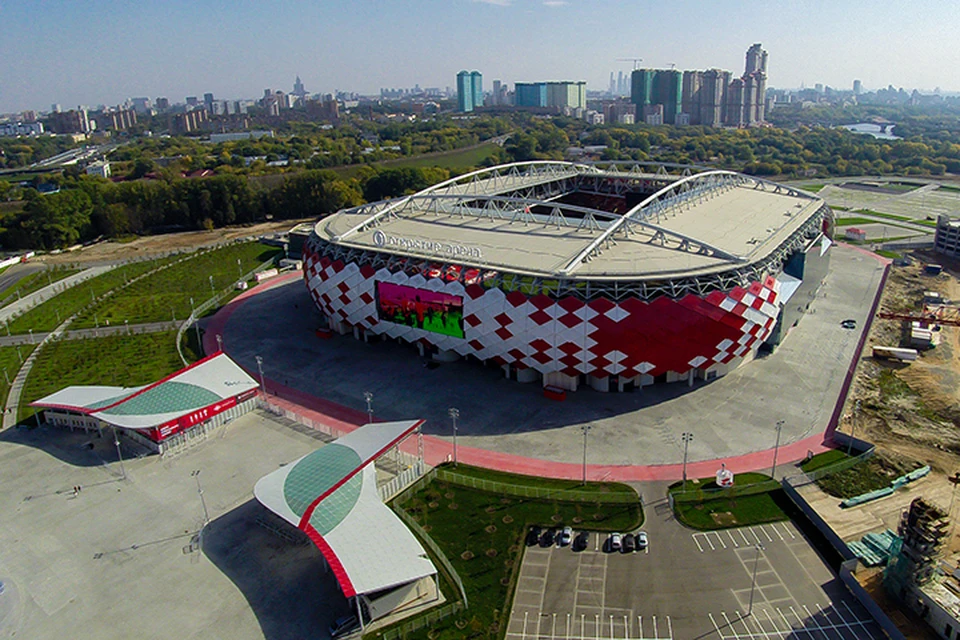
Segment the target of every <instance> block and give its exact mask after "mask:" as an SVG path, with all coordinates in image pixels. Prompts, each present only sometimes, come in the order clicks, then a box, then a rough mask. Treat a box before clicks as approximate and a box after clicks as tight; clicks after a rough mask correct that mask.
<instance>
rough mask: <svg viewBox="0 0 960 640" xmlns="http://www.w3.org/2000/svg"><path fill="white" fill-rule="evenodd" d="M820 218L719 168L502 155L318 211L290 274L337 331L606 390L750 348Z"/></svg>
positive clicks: (817, 211) (816, 244)
mask: <svg viewBox="0 0 960 640" xmlns="http://www.w3.org/2000/svg"><path fill="white" fill-rule="evenodd" d="M698 176H701V177H702V178H701V179H699V180H698V179H697V177H698ZM678 183H679V184H678ZM761 196H762V197H761ZM631 200H633V201H634V202H636V204H634V205H633V206H632V207H631V206H629V204H630V202H631ZM738 204H739V205H741V206H742V208H743V209H744V212H743V216H742V218H745V219H746V222H744V221H743V220H741V216H738V215H737V211H736V207H737V206H738ZM587 205H591V206H587ZM698 216H699V218H698ZM831 220H832V217H831V215H830V212H829V209H828V208H827V207H826V206H825V205H824V204H823V202H822V201H821V200H819V199H817V198H816V197H815V196H812V195H811V194H806V193H803V192H798V191H796V190H793V189H788V188H785V187H782V186H781V185H774V184H772V183H767V182H763V181H758V180H756V179H754V178H751V177H747V176H741V175H740V174H732V173H729V172H707V173H701V174H695V175H693V176H677V175H671V174H669V173H667V172H664V171H663V170H660V171H659V172H657V173H654V172H653V171H651V170H650V169H649V168H648V167H631V168H629V169H628V170H624V169H623V168H622V167H616V168H614V167H607V168H597V167H584V166H582V165H570V164H567V163H528V164H524V165H508V166H506V167H499V168H495V169H493V170H485V171H483V172H477V173H476V174H473V175H472V176H466V177H463V178H459V179H455V180H452V181H450V182H449V183H444V184H442V185H438V186H437V187H434V188H432V189H430V190H427V191H425V192H421V193H420V194H416V195H414V196H410V197H408V198H401V199H398V200H397V201H396V202H393V203H374V204H373V205H365V206H364V207H360V208H357V209H353V210H346V211H342V212H339V213H338V214H335V215H334V216H331V217H329V218H326V219H324V220H322V221H321V222H320V223H318V224H317V227H316V229H315V230H314V233H313V234H312V235H311V237H310V239H309V240H308V242H307V243H306V245H305V247H304V251H303V264H304V279H305V282H306V285H307V287H308V289H309V291H310V294H311V296H312V297H313V299H314V301H315V303H316V304H317V306H318V308H319V309H320V311H321V312H322V313H323V314H324V315H325V316H326V318H327V319H328V321H329V324H330V326H331V327H332V328H334V329H336V330H338V331H339V332H341V333H346V332H348V331H352V332H354V333H355V334H356V333H360V332H369V333H372V334H376V335H379V336H388V337H391V338H395V339H399V340H403V341H406V342H410V343H418V344H420V345H422V347H423V349H424V351H425V352H427V353H436V354H438V355H441V354H442V357H444V358H446V359H449V358H450V357H451V356H452V354H458V355H460V356H467V355H471V356H474V357H476V358H479V359H480V360H484V361H487V360H492V361H495V362H497V363H499V364H501V365H507V366H506V367H505V370H509V371H512V372H514V375H515V377H518V378H520V379H527V380H531V379H536V378H537V377H539V378H541V379H542V381H543V383H544V384H549V385H555V386H559V387H562V388H566V389H575V388H576V387H577V383H578V381H581V382H582V381H587V382H589V383H590V384H591V386H593V387H595V388H601V389H603V390H608V389H609V390H614V389H616V388H618V385H617V384H616V383H619V388H623V385H624V383H627V384H633V385H636V386H639V385H643V384H649V383H652V382H654V381H656V380H678V379H690V380H692V379H694V378H704V379H709V378H711V377H714V376H716V375H723V374H724V373H726V372H728V371H729V370H730V369H731V368H733V367H736V366H737V365H738V364H740V363H742V362H743V361H745V360H747V359H750V358H752V357H753V355H754V354H755V353H756V351H757V349H758V348H759V347H760V345H761V344H762V343H764V342H765V341H768V340H770V339H771V337H772V336H773V335H774V332H775V329H776V328H777V325H778V321H779V322H781V323H783V320H782V319H781V316H782V313H781V311H782V309H783V305H784V302H785V300H786V299H787V298H789V297H790V296H792V295H796V294H797V292H798V290H800V289H804V290H806V289H809V288H811V287H815V286H816V285H818V284H819V282H807V283H804V279H803V277H802V276H803V267H804V262H807V263H813V262H814V261H820V260H825V258H824V256H825V254H826V252H827V248H828V246H829V240H828V239H827V238H826V237H825V236H824V234H823V232H824V230H826V229H827V228H828V226H829V224H830V222H831ZM757 224H759V225H763V226H762V227H757V226H755V225H757ZM773 225H777V226H776V227H774V226H773ZM697 230H701V233H703V232H704V231H706V232H710V233H711V234H712V237H709V238H704V237H702V235H701V236H700V237H698V236H696V235H694V234H693V233H691V231H697ZM757 249H762V250H760V251H757ZM798 264H799V267H798V266H797V265H798ZM798 269H799V275H790V273H789V272H790V271H793V272H794V273H797V272H798ZM808 271H809V272H811V273H814V274H816V273H819V271H818V270H817V269H812V270H811V269H808ZM791 306H793V305H791ZM777 334H779V331H778V332H777ZM533 372H536V374H539V376H536V375H535V374H533Z"/></svg>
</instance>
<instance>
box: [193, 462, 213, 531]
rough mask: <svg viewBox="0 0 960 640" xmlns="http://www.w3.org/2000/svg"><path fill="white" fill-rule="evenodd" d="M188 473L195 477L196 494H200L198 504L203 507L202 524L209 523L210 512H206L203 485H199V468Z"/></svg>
mask: <svg viewBox="0 0 960 640" xmlns="http://www.w3.org/2000/svg"><path fill="white" fill-rule="evenodd" d="M190 475H191V476H193V477H194V478H196V479H197V495H199V496H200V506H202V507H203V526H204V527H205V526H207V525H208V524H210V514H209V513H208V512H207V501H206V500H204V499H203V487H201V486H200V469H194V470H193V471H191V472H190Z"/></svg>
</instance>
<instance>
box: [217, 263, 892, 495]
mask: <svg viewBox="0 0 960 640" xmlns="http://www.w3.org/2000/svg"><path fill="white" fill-rule="evenodd" d="M833 251H834V254H833V258H832V260H833V266H832V269H831V272H830V274H829V275H828V277H827V279H826V284H825V287H824V289H823V291H822V294H821V296H820V297H818V298H817V299H816V300H813V301H812V304H811V309H812V312H811V313H809V314H807V315H806V316H805V318H804V319H803V320H802V321H801V322H800V324H799V325H798V326H797V327H795V328H793V329H792V330H791V332H790V335H789V337H788V338H787V339H786V340H785V341H784V343H783V344H782V345H781V346H780V347H779V348H778V349H777V350H776V351H775V352H774V353H773V354H771V355H768V356H766V357H763V358H761V359H758V360H757V361H755V362H752V363H749V364H747V365H745V366H743V367H741V368H740V369H738V370H736V371H734V372H732V373H731V374H729V375H727V376H725V377H723V378H721V379H719V380H716V381H713V382H710V383H703V382H700V383H698V384H696V385H695V388H694V389H693V390H690V389H688V388H687V386H686V384H685V383H683V384H673V385H655V386H654V387H647V388H645V389H643V390H642V391H638V392H635V393H626V394H612V393H611V394H601V393H598V392H594V391H592V390H589V389H583V390H581V391H578V392H577V393H574V394H569V395H568V399H567V400H566V401H565V402H562V403H556V402H553V401H550V400H547V399H545V398H544V397H543V396H542V394H541V393H540V392H539V389H538V388H537V387H536V386H528V385H522V384H519V383H516V382H511V381H508V380H504V379H503V378H501V377H500V374H499V371H498V370H496V369H492V368H485V367H483V366H481V365H479V364H477V363H476V362H456V363H450V364H444V365H441V366H440V367H438V368H436V369H427V368H424V367H423V366H422V363H421V361H420V359H419V358H418V357H417V356H416V351H415V349H413V348H412V347H410V346H409V345H404V344H397V343H394V342H390V341H383V342H379V343H377V344H365V343H362V342H359V341H356V340H354V339H353V338H352V337H347V336H335V337H333V338H331V339H328V340H323V339H319V338H317V337H315V336H314V334H313V330H314V329H315V327H316V326H318V323H319V314H318V312H317V311H316V310H315V308H314V306H313V304H312V301H311V300H310V298H309V296H308V294H307V293H306V291H305V288H304V287H303V285H302V283H301V282H299V278H298V277H297V276H291V277H288V278H283V279H278V280H277V281H274V282H273V283H269V284H267V285H265V286H261V287H258V288H255V289H254V290H252V291H250V292H248V293H247V294H244V295H243V296H241V297H240V298H238V299H236V300H235V301H234V302H232V303H231V304H230V305H228V306H227V307H226V308H225V309H223V310H221V311H220V312H219V313H218V314H217V315H216V316H214V317H213V318H212V319H211V320H210V321H209V322H208V327H207V334H206V336H205V338H204V340H205V348H206V349H207V351H208V352H210V351H211V350H212V349H215V348H216V342H215V335H216V334H218V333H219V334H221V335H222V336H223V339H224V348H225V349H226V351H227V352H228V353H230V355H231V356H232V357H233V358H234V359H236V360H237V361H238V362H239V363H240V364H241V365H242V366H244V367H246V368H247V370H248V371H251V372H252V373H254V375H256V374H257V364H256V360H255V356H258V355H259V356H261V357H262V358H263V367H264V374H265V377H266V378H267V379H268V380H267V387H268V389H269V390H270V391H271V392H278V393H280V395H282V396H284V397H287V398H289V399H290V400H291V401H292V402H294V403H296V404H299V405H301V406H303V407H305V408H306V409H307V410H310V411H312V412H314V413H315V414H316V416H317V417H318V418H319V417H320V416H322V415H323V414H326V415H327V416H329V419H332V420H335V421H339V422H341V423H344V424H346V425H349V424H350V423H351V422H352V423H354V424H362V423H363V422H365V421H366V416H365V413H364V408H365V403H364V400H363V392H364V391H370V392H372V393H373V394H374V399H373V408H374V413H375V415H376V418H377V419H381V420H391V419H401V418H411V417H415V418H425V419H427V421H428V422H427V424H426V426H425V431H426V433H427V434H429V435H430V436H433V437H428V438H425V447H426V453H427V457H428V461H430V460H433V461H438V460H440V459H444V458H446V457H448V456H449V455H450V454H451V452H452V447H451V442H450V439H449V437H448V436H449V434H450V426H449V418H448V417H447V409H448V407H451V406H456V407H458V408H459V409H460V412H461V414H460V415H461V418H460V421H459V422H458V427H459V442H458V444H459V455H460V459H461V460H462V461H464V462H473V463H477V464H482V465H484V466H494V467H496V468H502V469H504V470H523V471H524V472H527V473H544V474H547V475H551V476H558V477H579V476H580V473H582V455H583V435H582V432H581V430H580V428H579V427H580V425H583V424H591V425H592V426H593V427H594V428H593V430H592V431H591V432H590V434H589V437H588V442H587V445H588V446H587V458H588V476H589V477H591V478H594V479H605V478H609V479H614V478H615V479H623V480H650V479H656V478H664V479H668V478H679V477H680V475H681V464H680V463H681V461H682V458H683V447H682V444H681V441H680V434H681V433H682V432H684V431H690V432H693V433H694V439H693V442H692V443H691V444H690V447H689V460H690V461H691V463H692V464H691V465H689V468H688V473H689V474H691V475H711V474H712V473H713V472H714V471H716V469H717V468H718V467H719V464H720V463H721V462H726V463H727V464H728V466H730V467H731V468H733V469H734V470H735V471H746V470H748V469H756V468H763V467H766V466H768V465H769V464H771V462H772V457H773V456H772V454H773V451H772V450H771V449H772V447H773V445H774V440H775V432H774V423H775V422H776V420H777V419H783V420H785V425H784V428H783V433H782V436H783V437H782V439H781V444H782V445H783V446H781V448H780V461H781V462H787V461H790V460H796V459H799V458H802V457H803V456H804V455H805V454H806V453H807V451H808V450H810V451H813V452H817V451H819V450H821V449H822V445H821V443H822V441H823V433H824V431H825V430H826V429H828V428H829V427H830V425H831V424H832V423H833V421H834V420H835V418H836V414H837V407H838V403H839V402H842V400H843V394H844V393H845V381H846V380H847V378H848V376H849V374H850V372H851V371H852V367H854V366H855V363H856V359H857V357H858V354H859V347H860V340H861V336H862V332H863V331H864V330H865V326H866V321H867V318H868V316H869V314H870V309H871V305H872V303H873V302H874V300H875V299H876V296H877V293H878V290H879V287H880V283H881V280H882V278H883V274H884V272H885V268H886V264H887V261H885V260H882V259H878V257H877V256H874V255H873V254H870V253H868V252H865V251H862V250H859V249H856V248H854V247H847V246H837V247H835V248H834V249H833ZM847 318H852V319H855V320H856V321H857V326H858V330H854V331H851V330H846V329H842V328H841V327H840V321H841V320H844V319H847ZM341 428H342V427H341Z"/></svg>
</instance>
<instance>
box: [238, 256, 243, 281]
mask: <svg viewBox="0 0 960 640" xmlns="http://www.w3.org/2000/svg"><path fill="white" fill-rule="evenodd" d="M237 272H238V273H239V274H240V278H241V279H242V278H243V267H241V266H240V258H237Z"/></svg>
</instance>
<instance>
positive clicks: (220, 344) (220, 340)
mask: <svg viewBox="0 0 960 640" xmlns="http://www.w3.org/2000/svg"><path fill="white" fill-rule="evenodd" d="M217 351H223V336H221V335H220V334H219V333H218V334H217Z"/></svg>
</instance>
